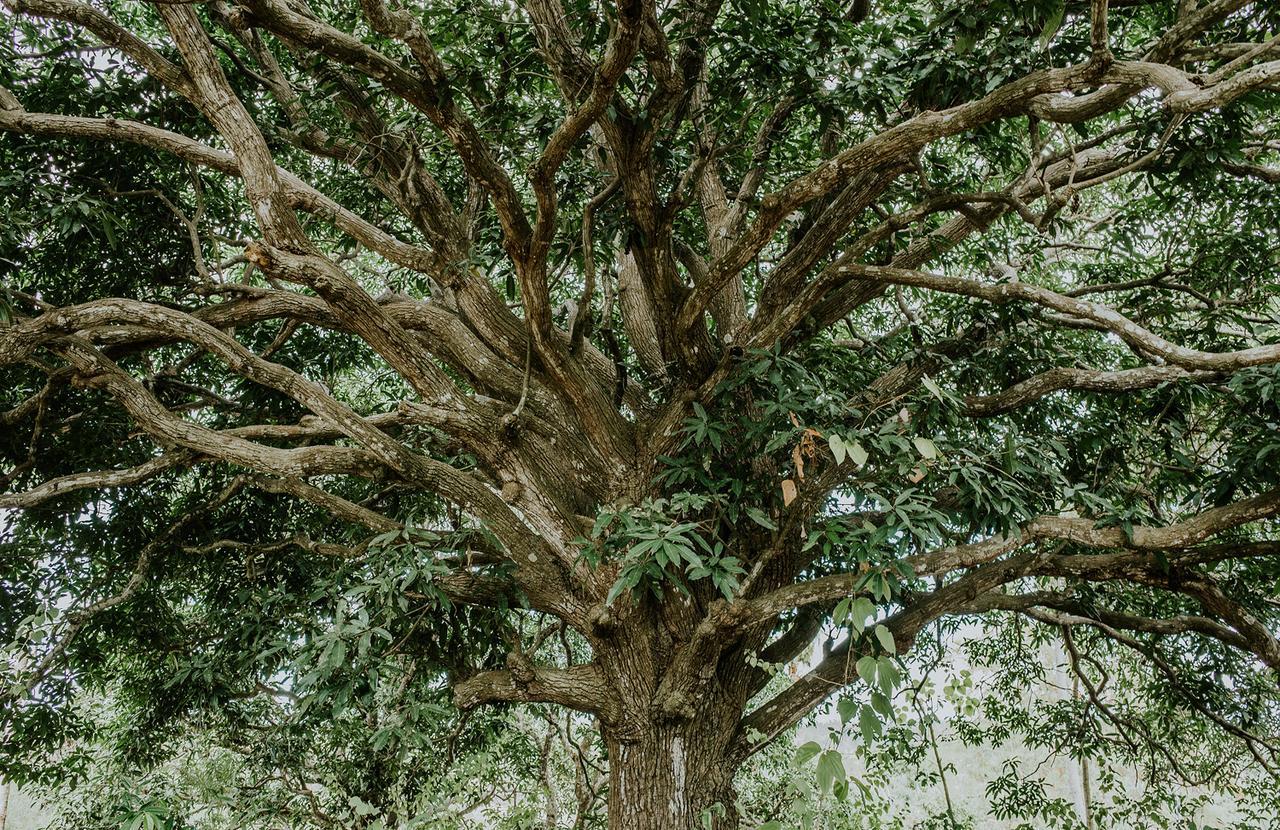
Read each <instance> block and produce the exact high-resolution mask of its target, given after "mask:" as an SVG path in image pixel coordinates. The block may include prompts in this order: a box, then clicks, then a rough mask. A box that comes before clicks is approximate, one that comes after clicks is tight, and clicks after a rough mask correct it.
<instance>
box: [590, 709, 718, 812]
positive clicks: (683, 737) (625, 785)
mask: <svg viewBox="0 0 1280 830" xmlns="http://www.w3.org/2000/svg"><path fill="white" fill-rule="evenodd" d="M608 747H609V826H610V827H611V828H614V827H616V828H624V827H625V828H635V830H660V828H661V829H663V830H666V829H668V828H669V829H670V830H705V828H707V827H712V828H715V830H732V828H737V827H738V826H739V822H738V817H737V809H736V807H735V806H734V805H735V800H736V799H735V794H734V789H733V774H734V772H735V768H734V767H733V766H731V765H730V764H729V762H728V758H727V756H726V755H725V740H724V736H723V735H722V734H714V733H710V734H709V730H707V728H706V725H705V723H699V722H696V721H695V722H691V723H681V724H670V723H669V724H654V725H652V727H651V728H650V729H649V730H648V731H646V732H644V733H643V734H641V735H637V736H635V737H633V738H630V739H629V740H627V741H626V742H621V741H616V740H609V743H608Z"/></svg>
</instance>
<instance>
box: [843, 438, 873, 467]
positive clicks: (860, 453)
mask: <svg viewBox="0 0 1280 830" xmlns="http://www.w3.org/2000/svg"><path fill="white" fill-rule="evenodd" d="M845 449H847V450H848V451H849V460H850V461H852V462H853V463H854V464H856V465H857V466H859V467H863V466H865V465H866V463H867V458H868V457H869V456H868V455H867V451H866V450H864V449H863V448H862V445H861V444H859V443H858V442H857V441H854V442H853V443H852V444H846V445H845Z"/></svg>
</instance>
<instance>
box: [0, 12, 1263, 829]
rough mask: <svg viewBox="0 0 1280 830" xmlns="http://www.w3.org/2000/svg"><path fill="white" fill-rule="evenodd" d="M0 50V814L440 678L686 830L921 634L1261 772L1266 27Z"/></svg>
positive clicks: (362, 15) (437, 24) (467, 32)
mask: <svg viewBox="0 0 1280 830" xmlns="http://www.w3.org/2000/svg"><path fill="white" fill-rule="evenodd" d="M5 8H7V9H8V15H7V16H6V18H5V19H4V24H3V25H4V26H5V30H6V34H7V39H6V41H5V42H4V43H2V44H0V50H3V52H4V61H3V62H2V63H0V83H2V86H0V131H3V132H4V133H5V134H6V135H5V137H4V140H3V141H2V142H0V158H3V163H4V168H5V169H4V171H3V175H4V179H3V185H2V186H3V197H4V199H5V211H6V214H7V216H8V219H9V221H8V225H7V227H6V228H4V229H2V230H0V244H2V245H3V250H0V255H2V256H3V259H2V260H0V269H3V270H2V271H0V273H3V274H4V275H5V276H4V279H5V283H4V285H5V288H4V297H3V306H2V307H3V310H4V319H5V327H4V328H2V329H0V366H3V367H4V368H3V370H2V371H3V374H2V375H0V377H2V378H3V384H2V386H0V390H2V391H0V395H3V398H4V407H5V409H4V411H0V425H3V447H4V449H3V452H4V467H3V472H4V479H3V480H4V482H5V487H6V492H5V493H4V495H0V508H4V509H5V511H6V512H5V514H4V522H5V523H6V528H7V529H6V530H5V538H4V544H5V547H4V550H5V553H6V555H5V556H4V558H3V560H2V561H0V586H2V587H3V591H4V597H5V603H4V607H3V608H2V609H0V622H2V625H3V631H4V632H5V633H6V635H7V636H6V639H7V640H9V641H11V643H12V645H11V646H10V647H9V650H8V651H7V652H6V654H7V660H6V666H5V668H4V671H5V672H6V673H7V674H6V681H7V682H6V688H5V690H4V691H3V692H2V693H3V694H4V695H5V696H6V700H5V703H6V706H5V707H4V709H5V714H4V715H3V716H2V717H0V723H2V724H3V728H4V733H3V739H4V743H5V747H6V751H7V753H8V755H7V757H8V760H7V762H6V763H7V764H8V765H9V768H10V770H11V772H13V771H15V770H17V772H15V774H26V775H28V776H31V775H34V774H36V772H38V771H39V765H38V762H36V761H31V760H30V759H31V758H32V757H33V753H35V754H39V753H41V752H48V751H50V750H49V748H50V747H53V746H59V745H63V746H65V745H68V744H66V743H65V742H68V741H70V742H71V743H72V744H74V741H75V739H76V734H77V733H76V726H75V724H76V723H78V722H83V721H78V720H77V717H78V716H77V714H76V712H77V706H83V705H85V704H84V701H85V700H86V699H87V698H86V697H85V696H86V695H90V694H92V693H93V692H94V690H99V691H100V690H102V689H105V688H108V687H110V686H111V684H113V683H114V684H116V686H114V687H113V688H116V689H117V691H119V689H120V686H119V683H120V682H121V678H128V680H129V682H128V683H127V684H126V686H127V687H128V694H126V695H125V697H124V698H123V699H124V700H125V701H126V702H125V703H123V704H121V703H119V702H118V703H117V704H116V705H123V706H125V707H126V709H128V708H129V707H130V706H132V707H134V708H133V709H131V710H130V711H134V712H135V714H136V717H137V720H138V723H137V728H138V729H140V730H142V729H145V728H148V727H150V728H151V729H152V731H153V732H154V731H156V730H160V731H163V730H164V729H174V728H179V727H180V725H181V724H182V723H183V721H184V719H187V718H194V717H196V716H197V715H198V714H199V713H200V712H201V711H207V710H208V708H209V707H210V706H211V704H212V705H214V706H215V708H216V707H222V708H223V710H224V711H225V710H226V707H231V706H234V705H235V702H236V701H242V700H245V699H247V698H248V697H249V696H251V695H253V694H255V692H261V691H263V690H264V689H265V690H266V694H268V695H270V696H275V697H276V698H279V699H284V700H287V701H291V703H290V705H297V706H303V707H307V706H311V707H314V708H321V707H324V708H325V710H326V711H328V707H330V706H332V711H333V712H334V713H335V716H336V715H337V713H339V712H341V711H344V707H349V706H351V705H355V704H353V703H351V701H353V700H358V699H363V698H362V696H375V697H376V696H377V695H380V694H381V695H385V694H399V695H401V696H403V694H404V693H405V691H406V690H411V691H412V690H413V689H415V688H416V689H419V690H420V691H421V693H422V694H423V695H429V694H431V693H432V692H431V689H430V684H428V685H425V686H421V687H419V686H415V685H414V683H413V681H414V678H415V677H429V678H432V679H431V681H430V683H435V682H436V679H438V678H442V677H443V678H446V679H447V681H448V683H449V685H450V687H451V689H452V698H453V700H454V702H455V703H456V705H457V706H459V707H461V708H463V709H470V708H472V707H477V706H483V705H487V704H507V703H521V702H526V703H527V702H535V703H544V704H554V705H558V706H563V707H568V708H569V709H571V710H576V711H578V712H582V713H588V714H589V715H590V716H591V717H592V718H594V721H595V723H596V724H598V729H599V734H600V738H601V741H602V743H603V748H604V752H605V755H606V757H607V761H608V778H609V782H608V814H609V824H610V826H612V827H617V828H693V827H702V826H714V827H717V828H720V827H734V826H736V825H737V824H738V817H737V813H736V810H735V806H734V805H735V798H734V776H735V772H736V771H737V770H738V769H739V768H740V767H741V765H743V764H744V762H746V761H747V760H748V759H749V758H751V756H753V754H755V753H757V752H758V751H759V750H760V749H761V748H762V747H764V746H766V745H767V744H769V743H770V742H771V741H772V740H774V739H775V738H776V737H777V736H779V735H780V734H782V733H785V732H786V731H787V730H788V729H789V728H790V727H792V726H793V725H795V724H796V723H797V722H799V721H800V720H802V719H803V718H805V717H806V716H807V715H808V714H810V713H811V712H813V711H814V710H815V709H816V708H818V707H821V706H822V705H824V703H825V702H826V701H828V699H830V698H832V697H833V696H839V695H842V694H846V693H847V694H850V695H852V696H851V697H848V698H847V700H849V701H851V703H850V704H848V705H846V704H843V703H842V705H841V714H842V715H844V716H845V717H846V718H851V719H852V720H854V721H856V722H857V723H859V724H860V725H861V728H862V731H863V732H864V733H865V734H866V735H868V736H871V735H874V734H875V732H876V731H878V729H879V722H880V720H881V719H883V718H884V717H886V716H887V714H888V713H889V712H890V708H891V698H892V697H893V695H894V691H895V689H896V688H897V687H898V684H899V682H900V681H899V672H900V666H901V665H902V658H903V657H904V656H905V655H909V654H911V653H912V650H913V649H919V648H921V647H922V646H921V644H923V643H926V642H928V643H932V644H934V645H936V644H937V643H938V642H940V641H938V640H936V639H934V638H933V637H932V634H930V636H929V637H924V636H922V634H924V633H926V632H934V631H937V630H939V626H940V625H943V624H944V623H943V621H945V620H947V619H950V618H957V617H961V616H966V615H990V616H992V618H993V619H999V620H1006V621H1016V620H1019V619H1026V618H1029V619H1030V620H1032V621H1034V622H1035V624H1037V625H1043V626H1047V627H1048V630H1051V631H1054V632H1058V633H1059V636H1061V637H1062V638H1063V639H1064V641H1065V643H1066V646H1067V649H1068V651H1069V653H1070V654H1071V655H1072V657H1073V659H1072V665H1073V667H1074V668H1075V670H1076V671H1077V672H1078V673H1079V676H1080V682H1081V683H1082V684H1083V688H1084V689H1085V690H1087V692H1088V695H1089V697H1090V698H1091V699H1092V703H1091V706H1090V707H1088V708H1087V710H1086V711H1087V715H1088V717H1089V718H1092V719H1094V720H1096V721H1098V722H1099V723H1102V724H1104V725H1105V727H1106V729H1107V730H1109V734H1111V735H1112V736H1113V738H1115V740H1116V743H1117V744H1120V743H1121V739H1123V742H1124V743H1126V744H1127V745H1128V746H1129V747H1130V748H1131V749H1132V750H1133V751H1134V752H1135V753H1136V754H1142V752H1141V751H1140V750H1139V747H1140V746H1142V747H1146V746H1148V745H1150V746H1152V747H1155V746H1163V747H1164V750H1163V751H1164V753H1165V755H1166V756H1167V759H1166V761H1167V763H1168V764H1170V765H1172V766H1173V767H1175V768H1176V767H1178V766H1179V764H1180V763H1187V764H1189V763H1192V762H1193V760H1192V759H1191V757H1190V754H1184V753H1176V754H1173V753H1170V752H1169V750H1168V746H1167V743H1163V744H1162V743H1161V742H1162V741H1167V740H1169V739H1170V738H1171V737H1176V730H1175V729H1174V727H1172V726H1168V725H1167V724H1165V725H1161V723H1162V722H1157V721H1154V720H1151V719H1146V720H1144V719H1142V718H1138V717H1136V716H1133V715H1132V714H1131V713H1130V712H1129V711H1128V709H1126V706H1127V702H1126V701H1123V700H1119V701H1118V700H1117V699H1116V698H1115V696H1114V695H1113V694H1112V692H1111V690H1109V689H1106V688H1104V687H1105V686H1106V680H1107V669H1106V665H1105V663H1106V660H1105V658H1100V657H1098V656H1097V655H1099V654H1105V653H1107V652H1106V649H1107V648H1118V649H1121V650H1124V651H1127V652H1132V653H1133V654H1134V655H1135V656H1137V657H1139V658H1141V664H1142V665H1146V666H1147V667H1148V668H1149V670H1150V673H1151V674H1150V684H1149V686H1148V687H1147V692H1148V693H1153V694H1154V696H1155V697H1156V698H1163V700H1164V702H1165V703H1167V704H1168V705H1169V706H1170V709H1171V711H1172V710H1175V709H1176V710H1177V711H1183V712H1187V711H1190V712H1193V713H1195V714H1196V715H1197V716H1198V717H1202V718H1203V719H1204V720H1206V721H1207V722H1211V723H1212V724H1214V725H1216V727H1218V728H1220V729H1221V730H1224V731H1225V734H1226V735H1227V736H1228V737H1229V739H1230V740H1231V741H1232V742H1234V743H1233V745H1234V746H1235V750H1233V752H1229V753H1227V754H1226V755H1225V756H1219V757H1217V758H1215V759H1210V760H1213V761H1214V762H1215V763H1218V764H1220V765H1221V764H1227V763H1228V762H1230V764H1235V765H1236V766H1228V767H1224V766H1217V767H1215V769H1216V771H1217V772H1218V773H1222V772H1223V770H1224V769H1227V770H1230V769H1238V768H1239V766H1238V764H1240V763H1244V762H1246V761H1247V763H1249V764H1254V765H1257V766H1260V768H1263V769H1272V768H1274V767H1275V766H1277V764H1278V763H1280V758H1277V755H1276V754H1275V750H1274V749H1273V748H1272V744H1271V741H1270V736H1271V735H1273V734H1274V733H1275V732H1276V731H1277V730H1276V725H1275V716H1276V700H1275V692H1276V671H1277V670H1280V641H1278V640H1277V636H1276V619H1277V617H1278V616H1280V608H1278V607H1277V605H1278V604H1277V602H1276V600H1275V598H1274V595H1273V593H1272V592H1273V589H1274V587H1275V584H1276V578H1277V576H1278V575H1280V559H1278V558H1277V556H1276V554H1277V552H1280V548H1278V547H1277V544H1278V543H1277V541H1276V540H1275V538H1274V536H1275V532H1276V529H1277V525H1276V521H1275V518H1274V517H1275V516H1276V514H1277V513H1280V440H1278V439H1277V437H1276V427H1277V423H1280V410H1278V409H1277V403H1276V384H1277V382H1280V379H1278V378H1277V373H1276V369H1275V366H1276V364H1280V326H1278V325H1277V320H1280V316H1278V315H1280V307H1278V306H1277V300H1276V296H1277V294H1276V287H1277V285H1280V282H1278V281H1277V267H1278V262H1277V254H1276V251H1277V248H1278V247H1280V244H1278V243H1280V201H1278V200H1277V199H1276V198H1275V196H1276V194H1275V186H1276V184H1277V182H1280V167H1277V166H1274V165H1275V159H1276V158H1277V156H1280V119H1277V117H1276V111H1275V103H1276V101H1277V91H1278V90H1280V54H1278V52H1280V49H1278V48H1277V46H1278V41H1277V38H1276V36H1275V32H1276V31H1277V28H1278V27H1280V10H1278V9H1277V7H1276V6H1275V4H1272V3H1267V2H1252V3H1251V2H1248V0H1212V2H1207V3H1198V2H1195V0H1190V1H1188V0H1180V1H1179V2H1172V1H1171V0H1170V1H1169V2H1155V1H1154V0H1153V1H1152V2H1143V0H1123V2H1122V1H1121V0H1116V2H1112V3H1108V2H1106V0H1093V1H1092V2H1075V1H1074V0H1071V1H1070V2H1065V3H1064V2H1062V0H1056V2H1055V0H1045V2H1038V1H1037V2H1021V1H1020V0H986V2H981V3H961V2H932V1H929V0H920V2H905V3H892V4H890V3H868V2H852V3H847V4H843V5H842V4H838V3H835V2H826V0H816V1H815V2H784V3H769V4H765V3H759V2H755V0H734V2H730V3H721V2H719V0H673V2H670V3H663V4H656V3H654V2H652V0H622V2H619V3H617V4H616V5H615V4H608V3H596V2H591V0H573V2H568V3H563V2H561V0H524V2H516V3H500V2H489V0H459V2H458V3H456V4H436V3H427V4H413V3H410V4H406V5H404V6H401V5H399V4H398V3H397V0H361V2H360V3H359V4H358V5H357V4H354V3H331V2H324V1H323V0H315V2H312V3H306V2H303V0H208V2H186V1H185V0H156V2H132V0H102V1H101V2H97V3H93V4H91V3H88V2H82V0H5ZM1269 165H1270V166H1269ZM318 584H319V585H322V586H324V587H322V588H320V589H317V588H316V586H317V585H318ZM1008 624H1010V625H1013V624H1015V623H1014V622H1009V623H1008ZM824 632H825V634H826V636H827V641H826V644H825V645H824V646H823V648H822V649H821V654H820V657H819V658H818V659H817V660H816V661H815V662H813V663H811V664H807V665H805V666H803V667H802V669H801V671H800V673H799V674H798V675H796V676H794V677H791V676H788V674H787V673H786V672H782V673H779V671H778V667H779V666H783V665H786V664H788V663H790V662H792V661H793V660H795V659H796V658H797V656H798V655H802V654H805V653H807V652H808V650H809V649H810V647H811V645H812V644H813V643H814V641H815V638H820V637H821V636H822V635H823V634H824ZM931 647H932V646H931ZM371 653H376V654H381V655H383V656H384V657H386V658H387V659H388V660H390V659H391V658H392V657H394V658H395V659H396V660H400V661H401V662H398V663H396V665H397V666H399V667H400V669H399V671H398V673H395V672H389V670H388V669H387V668H386V666H387V665H388V664H387V663H385V662H384V663H383V664H382V669H381V670H379V669H378V668H376V667H375V668H369V663H368V661H369V659H370V658H369V657H368V655H369V654H371ZM380 671H381V674H380V673H379V672H380ZM859 678H861V679H862V680H865V681H867V685H865V686H858V687H857V689H856V690H855V691H849V690H850V689H851V685H852V684H855V683H856V682H857V681H858V680H859ZM388 685H389V686H391V687H392V688H391V690H390V691H387V690H386V687H387V686H388ZM872 687H873V688H872ZM1122 697H1123V696H1122ZM370 699H372V698H370ZM77 701H79V702H77ZM202 707H203V708H202ZM375 721H376V719H375V718H373V717H372V715H370V716H369V718H367V719H366V720H365V721H361V720H359V719H357V720H356V721H355V722H356V723H360V722H366V723H367V725H368V728H370V729H375V728H377V725H378V724H377V723H376V722H375ZM1064 728H1065V727H1064ZM1116 736H1119V737H1116ZM24 753H25V755H24ZM1156 754H1157V753H1156V751H1155V750H1154V749H1152V750H1151V755H1152V756H1153V757H1154V756H1155V755H1156ZM24 757H25V758H27V766H26V767H22V765H21V764H20V763H19V761H18V760H17V759H21V758H24ZM824 758H826V756H824ZM1224 758H1225V759H1226V760H1224ZM1242 758H1243V759H1245V761H1241V759H1242ZM1161 763H1165V761H1162V762H1161ZM1206 763H1208V761H1206ZM833 765H834V762H832V761H827V767H826V770H827V772H826V778H827V779H828V783H830V779H831V778H833V777H835V776H834V773H832V772H831V768H832V767H833ZM22 769H25V773H22ZM371 780H374V781H375V785H371V786H373V789H376V788H377V787H376V777H375V779H371Z"/></svg>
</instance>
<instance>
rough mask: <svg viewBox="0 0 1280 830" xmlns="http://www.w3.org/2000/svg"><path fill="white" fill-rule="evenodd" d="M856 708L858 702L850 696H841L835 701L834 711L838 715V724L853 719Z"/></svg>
mask: <svg viewBox="0 0 1280 830" xmlns="http://www.w3.org/2000/svg"><path fill="white" fill-rule="evenodd" d="M857 709H858V702H857V701H856V700H854V699H853V698H851V697H842V698H840V700H838V701H836V712H837V713H839V715H840V724H841V725H844V724H846V723H848V722H849V721H850V720H852V719H853V713H854V712H856V711H857Z"/></svg>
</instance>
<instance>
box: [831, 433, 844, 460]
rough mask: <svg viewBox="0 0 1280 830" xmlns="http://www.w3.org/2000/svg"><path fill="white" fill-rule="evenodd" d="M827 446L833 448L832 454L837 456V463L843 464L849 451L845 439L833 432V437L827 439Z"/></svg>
mask: <svg viewBox="0 0 1280 830" xmlns="http://www.w3.org/2000/svg"><path fill="white" fill-rule="evenodd" d="M827 446H828V447H830V448H831V455H832V456H834V457H835V459H836V464H837V465H840V464H843V463H844V459H845V457H846V456H847V455H848V451H847V450H846V449H845V446H844V441H843V440H842V439H841V438H840V436H839V435H836V434H835V433H834V432H833V433H831V437H830V438H828V439H827Z"/></svg>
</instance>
